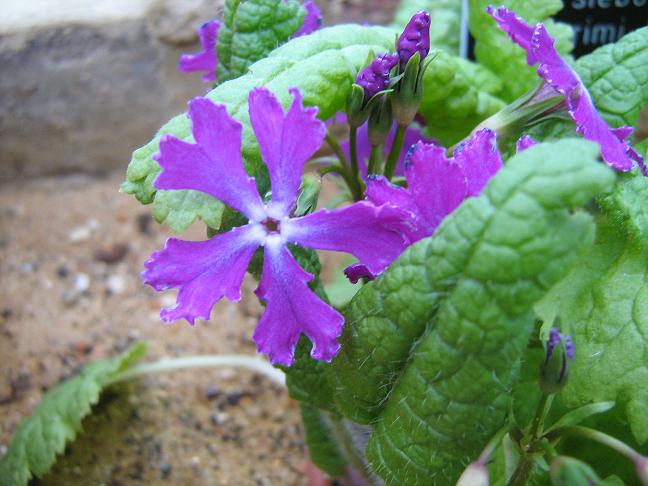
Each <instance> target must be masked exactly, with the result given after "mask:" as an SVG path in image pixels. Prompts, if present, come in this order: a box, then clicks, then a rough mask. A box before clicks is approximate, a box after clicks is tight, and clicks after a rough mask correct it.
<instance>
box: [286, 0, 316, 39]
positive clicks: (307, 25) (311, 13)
mask: <svg viewBox="0 0 648 486" xmlns="http://www.w3.org/2000/svg"><path fill="white" fill-rule="evenodd" d="M304 8H305V9H306V16H305V17H304V23H303V24H302V26H301V27H300V28H299V30H298V31H297V32H295V33H294V34H293V35H292V38H293V39H294V38H295V37H301V36H302V35H308V34H311V33H313V32H315V31H316V30H317V29H319V28H320V25H322V13H321V12H320V9H319V8H318V7H317V5H315V2H312V1H308V2H306V3H305V4H304Z"/></svg>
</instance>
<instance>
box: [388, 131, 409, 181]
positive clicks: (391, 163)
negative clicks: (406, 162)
mask: <svg viewBox="0 0 648 486" xmlns="http://www.w3.org/2000/svg"><path fill="white" fill-rule="evenodd" d="M406 128H407V127H404V126H401V125H398V128H397V129H396V135H395V136H394V142H393V143H392V147H391V151H390V152H389V156H388V157H387V163H386V164H385V177H387V179H389V180H391V179H392V177H394V171H395V170H396V164H397V163H398V157H399V156H400V153H401V150H402V149H403V141H404V139H405V129H406Z"/></svg>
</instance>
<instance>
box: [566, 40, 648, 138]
mask: <svg viewBox="0 0 648 486" xmlns="http://www.w3.org/2000/svg"><path fill="white" fill-rule="evenodd" d="M576 71H577V72H578V74H579V76H580V77H581V79H582V80H583V82H584V83H585V86H587V88H588V89H589V91H590V93H591V94H592V98H593V99H594V101H595V102H596V107H597V108H598V110H599V112H600V113H601V115H602V116H603V118H605V121H607V122H608V123H609V124H611V125H612V126H616V127H618V126H621V125H630V126H635V125H636V124H637V121H638V120H639V112H640V111H641V109H642V108H643V107H644V106H646V105H648V27H644V28H642V29H639V30H636V31H634V32H630V33H629V34H627V35H625V36H624V37H622V38H621V39H620V40H619V41H617V42H616V43H614V44H608V45H606V46H602V47H599V48H598V49H596V50H595V51H594V52H592V53H591V54H588V55H586V56H583V57H581V58H580V59H578V61H577V62H576Z"/></svg>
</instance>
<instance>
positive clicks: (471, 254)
mask: <svg viewBox="0 0 648 486" xmlns="http://www.w3.org/2000/svg"><path fill="white" fill-rule="evenodd" d="M597 153H598V151H597V148H596V146H595V145H594V144H591V143H589V142H584V141H578V140H564V141H561V142H556V143H553V144H542V145H539V146H537V147H533V148H531V149H529V150H527V151H525V152H522V153H521V154H518V155H516V156H515V157H514V158H513V159H511V160H510V161H509V163H508V165H507V167H506V168H505V169H503V170H502V171H501V172H500V173H499V174H498V175H497V176H496V177H495V178H494V179H493V180H492V181H491V182H490V184H489V185H488V187H487V188H486V190H485V193H484V194H483V195H482V196H481V197H479V198H474V199H469V200H467V201H466V202H464V204H462V206H461V207H460V208H459V209H458V210H457V211H455V212H454V213H453V214H452V215H451V216H450V217H448V218H447V219H446V220H445V221H444V223H443V224H442V225H441V227H440V228H439V229H438V231H437V233H436V235H435V236H434V237H433V238H430V239H426V240H423V241H421V242H419V243H417V244H415V245H414V246H412V247H411V248H410V249H408V250H407V251H406V252H405V253H404V254H403V255H402V256H401V257H400V258H399V259H398V260H397V261H396V262H395V263H394V264H393V265H392V266H391V267H390V268H389V269H388V270H387V271H386V272H385V274H384V275H383V276H382V277H381V278H379V279H378V280H376V281H375V282H373V283H371V284H368V285H366V286H365V287H364V288H363V289H362V290H361V291H360V292H359V293H358V294H357V295H356V297H355V298H354V299H353V300H352V302H351V304H350V305H349V308H348V311H347V312H346V317H347V322H346V326H345V331H344V334H343V337H342V350H341V352H340V354H339V355H338V356H337V357H336V359H335V360H334V362H333V367H332V368H331V373H330V377H331V381H332V382H333V384H334V388H335V391H336V402H337V404H338V408H339V410H340V411H341V412H342V413H343V414H344V415H346V416H348V417H349V418H351V419H352V420H355V421H358V422H361V423H370V422H375V425H374V433H373V435H372V437H371V440H370V442H369V446H368V449H367V454H368V457H369V460H370V461H371V463H372V465H373V467H374V468H376V472H378V474H380V475H381V476H383V477H384V478H385V479H386V480H387V481H392V482H397V483H401V484H404V483H407V484H418V483H421V482H424V478H427V480H429V478H431V477H436V478H437V479H438V480H439V481H448V482H449V481H451V480H456V479H457V477H458V475H459V474H460V472H461V470H462V468H463V465H465V464H466V463H467V462H470V460H472V459H474V457H476V455H477V454H478V452H479V450H480V449H481V447H483V445H484V444H485V442H486V441H487V440H488V439H489V438H490V436H491V435H492V434H494V433H495V431H496V430H497V428H498V427H500V426H501V425H502V423H503V420H504V417H505V415H506V411H507V409H508V399H509V397H510V393H511V388H512V385H513V382H514V380H515V379H516V377H517V371H518V369H519V362H520V357H521V355H522V352H523V350H524V348H525V347H526V344H527V339H528V337H529V334H530V332H531V328H532V326H533V317H532V315H531V308H532V305H533V304H534V302H535V301H537V300H538V299H540V298H541V297H542V296H543V295H544V292H546V291H547V290H548V289H549V288H550V287H551V286H552V285H553V284H554V283H555V282H557V281H558V280H559V279H560V278H562V277H563V276H564V275H565V273H566V271H567V270H568V268H569V266H570V264H571V263H572V262H573V261H574V260H575V259H576V257H577V256H578V254H579V252H581V251H582V250H583V248H585V247H587V246H588V245H589V244H591V242H592V240H593V236H594V235H593V233H594V229H593V224H592V222H591V218H590V217H589V216H588V215H586V214H585V213H582V212H576V213H571V212H570V211H568V209H572V208H574V207H578V206H581V205H583V204H585V203H587V202H588V201H589V200H590V199H591V198H592V197H594V196H595V195H596V194H598V193H600V192H602V191H604V190H607V189H609V187H610V186H611V185H612V183H613V181H614V175H613V173H612V172H611V171H610V170H609V169H608V168H607V167H605V166H604V165H602V164H600V163H598V162H597V159H596V157H597ZM464 461H465V462H464Z"/></svg>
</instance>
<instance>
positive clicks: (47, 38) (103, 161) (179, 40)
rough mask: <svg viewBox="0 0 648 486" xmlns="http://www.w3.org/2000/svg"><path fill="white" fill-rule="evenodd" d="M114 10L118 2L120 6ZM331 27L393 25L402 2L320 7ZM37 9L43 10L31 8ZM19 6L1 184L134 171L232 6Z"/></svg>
mask: <svg viewBox="0 0 648 486" xmlns="http://www.w3.org/2000/svg"><path fill="white" fill-rule="evenodd" d="M111 3H112V2H111ZM319 3H320V6H321V7H322V10H323V14H324V18H325V24H332V23H339V22H351V21H368V22H373V23H380V22H387V21H389V19H390V18H391V15H392V12H393V9H394V7H395V4H396V3H397V2H396V0H380V1H379V2H368V1H359V0H329V1H323V0H320V2H319ZM30 5H33V6H32V7H30ZM107 5H110V4H100V5H98V4H97V3H96V2H91V1H89V0H84V1H79V0H76V1H72V0H55V1H51V0H49V1H47V2H45V1H44V0H36V1H34V2H24V3H20V2H17V3H16V4H15V6H10V7H8V10H7V11H6V12H5V11H3V15H4V18H3V20H0V65H1V66H2V69H1V70H0V147H1V150H0V168H1V169H2V170H1V171H0V182H3V181H9V180H15V179H17V178H24V177H29V176H35V175H54V174H60V173H71V172H75V171H84V172H86V173H103V172H107V171H109V170H110V169H112V168H115V167H125V164H126V163H127V162H128V160H129V159H130V154H131V152H132V151H133V150H134V149H135V148H137V147H139V146H141V145H143V144H144V143H146V142H147V141H148V140H149V139H150V138H151V137H152V135H153V134H154V133H155V131H156V130H157V129H158V128H159V127H160V126H161V125H162V124H163V123H164V122H166V121H167V120H168V119H169V118H171V117H172V116H173V115H175V114H176V113H178V112H180V111H182V110H183V109H184V107H185V103H186V102H187V100H189V99H190V98H192V97H194V96H197V95H200V94H202V93H204V91H205V90H206V86H205V85H202V84H201V82H200V76H198V75H188V76H187V75H181V74H180V73H178V72H177V68H176V66H177V60H178V57H179V55H180V54H181V53H182V52H191V51H192V50H195V49H196V48H197V46H196V45H195V41H196V36H195V29H196V28H197V27H198V26H199V25H200V24H201V23H202V22H203V21H205V20H207V19H209V18H214V17H218V16H219V15H220V13H221V11H222V5H223V1H222V0H209V1H208V0H182V1H173V0H133V1H132V2H127V3H124V2H123V1H122V0H120V1H117V2H115V4H114V7H108V6H107Z"/></svg>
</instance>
